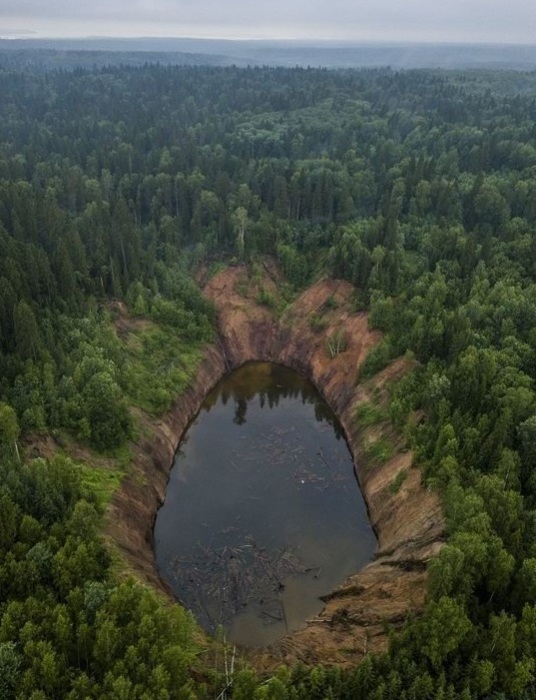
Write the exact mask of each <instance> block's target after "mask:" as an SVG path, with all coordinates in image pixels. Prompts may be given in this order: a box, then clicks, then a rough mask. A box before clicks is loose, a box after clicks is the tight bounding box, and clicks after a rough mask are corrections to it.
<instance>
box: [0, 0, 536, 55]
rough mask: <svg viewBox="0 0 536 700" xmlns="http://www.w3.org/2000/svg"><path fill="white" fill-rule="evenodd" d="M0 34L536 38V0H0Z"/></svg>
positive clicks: (520, 40)
mask: <svg viewBox="0 0 536 700" xmlns="http://www.w3.org/2000/svg"><path fill="white" fill-rule="evenodd" d="M0 36H3V37H6V36H7V37H25V36H26V37H29V38H30V37H32V38H41V37H54V38H59V37H88V36H110V37H111V36H113V37H141V36H146V37H150V36H152V37H154V36H166V37H170V36H176V37H188V36H191V37H207V38H221V39H305V40H321V39H326V40H329V39H330V40H349V41H367V42H368V41H390V42H393V41H418V42H421V41H424V42H434V43H436V42H493V43H495V42H498V43H516V44H517V43H519V44H523V43H525V44H536V0H89V1H88V0H0Z"/></svg>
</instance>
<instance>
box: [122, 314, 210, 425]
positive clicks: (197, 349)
mask: <svg viewBox="0 0 536 700" xmlns="http://www.w3.org/2000/svg"><path fill="white" fill-rule="evenodd" d="M202 349H203V344H202V343H200V342H193V341H184V340H181V337H180V334H179V332H177V331H176V330H174V329H172V328H167V327H160V326H151V327H149V328H146V329H143V330H138V331H135V332H134V333H132V335H131V337H130V338H129V341H128V343H127V346H126V351H127V357H128V362H127V366H126V367H125V373H126V375H127V381H126V385H127V387H128V398H129V402H130V403H131V404H133V405H134V406H138V407H139V408H141V409H143V410H144V411H147V412H148V413H150V414H152V415H157V416H158V415H161V414H162V413H164V412H165V411H167V410H169V408H170V407H171V404H172V402H173V399H174V398H175V397H177V396H179V395H180V394H181V393H183V392H184V391H185V390H186V389H187V387H188V386H189V384H190V382H191V380H192V379H193V377H194V376H195V373H196V370H197V366H198V364H199V362H200V360H201V357H202Z"/></svg>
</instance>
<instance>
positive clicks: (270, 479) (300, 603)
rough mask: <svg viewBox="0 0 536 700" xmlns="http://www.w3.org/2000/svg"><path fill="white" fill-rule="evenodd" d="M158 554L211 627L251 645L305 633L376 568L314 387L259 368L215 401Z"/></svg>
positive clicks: (181, 478) (189, 447) (353, 484)
mask: <svg viewBox="0 0 536 700" xmlns="http://www.w3.org/2000/svg"><path fill="white" fill-rule="evenodd" d="M154 547H155V559H156V564H157V567H158V571H159V574H160V576H161V577H162V578H163V579H164V580H165V581H166V582H167V583H168V585H169V586H170V587H171V589H172V590H173V592H174V594H175V595H176V597H177V598H178V599H179V600H180V601H181V602H182V603H183V604H184V605H185V606H186V607H188V608H189V609H190V610H192V612H193V613H194V614H195V616H196V618H197V619H198V621H199V622H200V623H201V624H202V625H203V626H204V627H205V629H207V630H208V631H211V632H212V631H214V630H216V629H217V628H218V627H220V626H221V627H223V628H224V630H225V631H226V636H227V638H228V639H229V640H231V641H232V642H234V643H236V644H239V645H242V646H249V647H258V646H267V645H269V644H272V643H274V642H276V641H277V640H278V639H279V638H280V637H282V636H283V635H284V634H286V633H288V632H293V631H295V630H297V629H299V628H300V627H302V626H303V625H304V624H305V623H306V622H307V620H309V619H311V618H314V617H315V615H317V614H318V613H319V612H320V610H321V609H322V607H323V603H322V600H321V598H320V597H321V596H323V595H326V594H328V593H330V592H331V591H333V590H334V589H335V588H336V587H337V586H339V585H340V584H342V583H343V581H344V580H345V578H346V577H347V576H348V575H350V574H353V573H356V572H357V571H359V570H360V569H361V568H362V567H363V566H364V565H365V564H366V563H367V562H369V561H370V559H371V558H372V556H373V554H374V551H375V549H376V538H375V536H374V533H373V531H372V528H371V525H370V523H369V520H368V516H367V509H366V505H365V503H364V500H363V497H362V495H361V491H360V490H359V486H358V483H357V480H356V478H355V474H354V470H353V463H352V458H351V455H350V452H349V450H348V447H347V445H346V442H345V440H344V436H343V434H342V429H341V426H340V424H339V422H338V420H337V418H336V416H335V415H334V413H333V412H332V411H331V409H330V408H329V406H328V405H327V404H326V402H325V401H324V399H323V398H322V397H321V396H320V394H319V393H318V391H317V390H316V389H315V387H314V386H313V385H312V384H311V383H310V382H309V381H308V380H307V379H306V378H305V377H303V376H302V375H300V374H298V373H297V372H294V371H293V370H290V369H288V368H286V367H282V366H280V365H274V364H270V363H265V362H254V363H249V364H247V365H244V366H243V367H241V368H240V369H237V370H235V371H234V372H232V373H231V374H229V375H227V376H226V377H225V378H224V379H222V380H221V381H220V382H219V384H217V385H216V387H214V389H212V390H211V391H210V393H209V394H208V395H207V396H206V398H205V401H204V402H203V405H202V407H201V410H200V411H199V414H198V415H197V417H196V418H195V420H194V421H193V422H192V423H191V424H190V426H189V427H188V429H187V430H186V432H185V433H184V436H183V438H182V440H181V442H180V445H179V448H178V450H177V453H176V457H175V463H174V466H173V469H172V471H171V476H170V480H169V484H168V488H167V493H166V499H165V501H164V504H163V505H162V507H161V508H160V509H159V511H158V514H157V517H156V521H155V528H154Z"/></svg>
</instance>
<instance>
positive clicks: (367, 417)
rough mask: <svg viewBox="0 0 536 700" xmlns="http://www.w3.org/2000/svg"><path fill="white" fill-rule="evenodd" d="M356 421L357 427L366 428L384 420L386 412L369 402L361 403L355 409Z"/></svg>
mask: <svg viewBox="0 0 536 700" xmlns="http://www.w3.org/2000/svg"><path fill="white" fill-rule="evenodd" d="M355 417H356V421H357V422H358V423H359V427H361V428H367V427H368V426H370V425H376V424H377V423H381V422H382V421H384V420H387V417H388V416H387V414H386V412H385V411H383V410H382V409H381V408H379V407H378V406H374V405H373V404H371V403H362V404H361V405H360V406H358V407H357V409H356V411H355Z"/></svg>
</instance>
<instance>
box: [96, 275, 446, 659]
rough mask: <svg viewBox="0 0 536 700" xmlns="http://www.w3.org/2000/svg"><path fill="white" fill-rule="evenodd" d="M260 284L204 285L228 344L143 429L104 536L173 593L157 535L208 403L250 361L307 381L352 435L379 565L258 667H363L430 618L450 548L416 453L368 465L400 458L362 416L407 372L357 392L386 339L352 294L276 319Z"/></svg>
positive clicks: (326, 293) (329, 291)
mask: <svg viewBox="0 0 536 700" xmlns="http://www.w3.org/2000/svg"><path fill="white" fill-rule="evenodd" d="M261 283H262V287H263V289H264V290H265V291H268V292H270V293H271V294H272V295H273V296H274V298H275V299H277V298H278V287H279V281H278V278H277V273H276V272H275V271H273V270H269V269H268V270H266V271H265V274H264V276H263V279H262V280H261ZM258 284H259V282H258V281H257V282H255V281H253V280H251V279H249V278H248V276H247V273H246V271H245V270H244V269H243V268H241V267H236V268H229V269H226V270H224V271H223V272H221V273H219V274H218V275H216V276H215V277H214V278H212V279H211V280H209V282H208V283H207V284H206V286H205V295H206V296H207V298H209V299H211V300H212V301H213V302H214V304H215V306H216V310H217V317H218V331H219V341H218V343H217V345H214V346H211V347H209V348H208V349H207V351H206V354H205V358H204V360H203V362H202V363H201V366H200V368H199V371H198V374H197V377H196V380H195V382H194V384H193V386H191V387H190V389H189V390H188V391H187V392H186V393H185V394H183V395H182V396H181V397H180V398H179V399H178V400H177V402H176V404H175V405H174V406H173V408H172V410H171V411H170V412H169V413H168V414H166V415H165V416H164V417H163V418H162V419H161V420H149V419H148V418H144V431H143V432H144V433H145V437H143V438H141V439H140V440H139V441H138V443H137V445H136V446H135V455H134V464H133V467H132V470H131V472H130V473H129V475H128V476H127V477H126V478H125V479H124V481H123V484H122V486H121V488H120V489H119V490H118V492H117V493H116V495H115V496H114V498H113V500H112V502H111V504H110V506H109V509H108V514H107V534H108V536H109V537H110V538H111V540H112V541H113V542H114V545H115V546H116V547H117V548H118V549H119V551H120V553H121V554H122V555H123V558H124V559H126V561H127V563H128V564H129V568H131V570H132V572H133V573H135V574H136V575H137V576H138V577H139V578H141V579H142V580H144V581H147V582H148V583H150V584H152V585H154V586H157V587H159V588H160V589H164V590H165V586H164V584H163V583H162V581H161V580H160V579H159V577H158V574H157V572H156V569H155V563H154V557H153V550H152V526H153V522H154V518H155V515H156V511H157V509H158V506H159V505H160V504H161V502H162V500H163V498H164V496H165V489H166V484H167V479H168V475H169V471H170V469H171V466H172V463H173V456H174V453H175V450H176V448H177V445H178V442H179V440H180V437H181V435H182V433H183V431H184V430H185V429H186V428H187V426H188V424H189V422H190V421H191V419H192V418H193V417H194V416H195V415H196V413H197V411H198V410H199V408H200V405H201V403H202V401H203V399H204V397H205V395H206V393H207V392H208V391H209V390H210V389H211V388H212V387H213V386H214V385H215V384H216V383H217V382H218V381H219V379H221V377H222V376H223V375H224V374H225V373H227V372H229V371H230V370H232V369H234V368H236V367H239V366H240V365H242V364H244V363H245V362H248V361H250V360H265V361H271V362H277V363H280V364H283V365H286V366H288V367H291V368H293V369H295V370H298V371H300V372H302V373H303V374H305V375H306V376H308V377H309V378H310V379H311V381H312V382H313V383H314V384H315V385H316V386H317V388H318V389H319V390H320V392H321V393H322V394H323V396H324V398H325V399H326V400H327V402H328V404H329V405H330V406H331V408H332V409H333V410H334V411H335V413H336V414H337V416H338V417H339V420H340V422H341V424H342V426H343V428H344V430H345V433H346V438H347V441H348V445H349V448H350V450H351V452H352V454H353V456H354V463H355V465H356V473H357V477H358V479H359V483H360V485H361V489H362V492H363V495H364V497H365V501H366V503H367V505H368V509H369V515H370V519H371V522H372V525H373V527H374V530H375V532H376V535H377V537H378V542H379V549H378V554H377V557H376V559H375V560H374V561H373V562H372V563H370V564H369V565H368V566H366V567H365V568H364V569H363V570H362V571H361V572H360V573H356V574H355V575H354V576H351V577H350V578H349V579H348V580H347V581H345V583H344V584H343V585H342V586H341V587H340V588H339V589H338V590H336V591H334V592H333V593H332V594H331V595H330V596H329V598H328V600H327V602H326V606H325V608H324V610H323V611H322V613H321V614H320V615H319V616H318V617H317V618H315V619H314V620H312V621H310V622H309V624H307V626H306V627H305V628H304V629H303V630H301V631H298V632H295V633H293V634H290V635H287V636H286V637H284V638H283V640H282V641H281V642H280V643H279V644H277V645H276V646H274V647H273V648H269V649H265V650H259V651H253V652H249V657H250V660H251V662H252V663H253V664H254V665H255V666H256V667H258V668H260V669H261V668H262V669H268V668H271V667H273V666H275V665H277V664H279V663H286V664H292V663H295V662H296V661H298V660H299V661H302V662H304V663H307V664H317V663H324V664H342V665H348V664H355V663H356V662H358V661H359V660H360V659H361V658H362V657H363V656H364V655H365V654H366V653H369V652H374V651H380V650H383V649H385V648H386V646H387V635H386V629H385V624H384V623H385V622H387V623H390V625H391V626H392V625H395V626H398V625H400V624H402V622H403V621H404V619H405V618H406V617H407V615H408V614H409V613H410V612H418V611H419V610H420V609H421V608H422V605H423V602H424V598H425V594H426V563H427V561H428V560H429V559H430V558H431V557H433V556H435V555H436V554H437V553H438V551H439V549H440V548H441V546H442V541H443V536H444V522H443V518H442V514H441V508H440V504H439V502H438V499H437V497H436V496H435V494H433V493H432V492H430V491H428V490H427V489H426V488H424V487H423V485H422V484H421V479H420V473H419V471H418V470H417V469H415V468H413V467H412V454H411V452H409V451H401V450H396V454H395V455H394V456H393V457H392V458H391V459H389V460H388V461H387V462H385V463H382V464H375V463H374V462H371V460H370V459H367V456H366V447H367V444H369V443H370V442H371V441H373V440H375V439H378V437H381V436H382V432H383V433H384V434H386V435H388V437H389V438H390V440H391V442H394V443H395V445H396V446H397V447H399V448H403V444H402V442H401V440H400V437H399V436H397V435H396V433H395V432H394V431H393V429H392V427H391V426H390V424H389V423H382V424H380V425H379V426H373V427H371V428H367V429H363V428H361V427H360V426H359V423H358V421H357V420H356V418H355V411H356V409H357V407H358V406H359V405H360V404H363V403H365V402H367V401H368V400H369V399H370V396H371V393H372V392H375V395H376V396H379V397H380V401H381V400H382V397H383V398H385V397H384V394H385V391H384V387H385V385H386V384H387V383H388V382H389V381H391V380H393V379H396V378H398V377H399V376H401V375H402V374H403V373H404V371H406V370H407V368H408V363H407V361H404V360H398V361H396V362H395V363H393V364H392V365H390V366H389V367H388V368H387V369H386V370H384V371H383V372H381V373H379V374H378V375H376V377H374V378H373V379H372V380H370V381H369V382H367V383H366V384H365V385H360V384H358V383H357V381H356V380H357V371H358V368H359V366H360V365H361V364H362V362H363V360H364V359H365V357H366V355H367V352H368V351H369V350H370V348H371V347H373V346H374V345H375V344H376V343H377V342H378V340H379V339H380V334H379V333H378V332H376V331H370V330H369V328H368V321H367V314H365V313H353V312H352V310H351V306H352V305H351V301H352V295H353V288H352V287H351V285H349V284H347V283H346V282H341V281H336V280H322V281H320V282H317V283H316V284H314V285H313V286H312V287H310V288H309V289H308V290H306V291H305V292H304V293H303V294H302V295H301V296H300V297H299V298H298V299H296V300H295V301H294V303H292V304H291V305H290V306H289V307H287V308H286V309H285V311H284V312H283V313H282V315H281V316H280V317H279V318H278V317H277V316H276V314H275V313H274V312H273V310H272V309H270V308H268V307H266V306H261V305H259V304H258V303H257V302H256V301H255V299H256V297H257V295H258V292H259V287H258ZM313 319H314V320H318V319H321V320H322V323H321V324H315V323H312V320H313ZM319 326H320V329H319ZM120 331H121V333H122V334H125V333H128V322H126V321H123V322H122V323H121V328H120ZM341 337H344V341H345V342H344V348H345V349H344V351H342V352H339V354H337V355H335V356H334V357H332V356H331V353H330V352H329V350H328V346H329V341H330V339H331V341H332V346H333V344H334V343H335V342H336V339H337V338H341ZM402 470H405V471H406V473H407V476H406V478H405V480H404V481H403V483H402V484H401V486H400V488H399V489H398V491H396V489H393V488H392V484H393V481H394V479H395V477H396V475H397V474H398V473H399V472H400V471H402ZM394 491H396V493H395V492H394Z"/></svg>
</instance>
